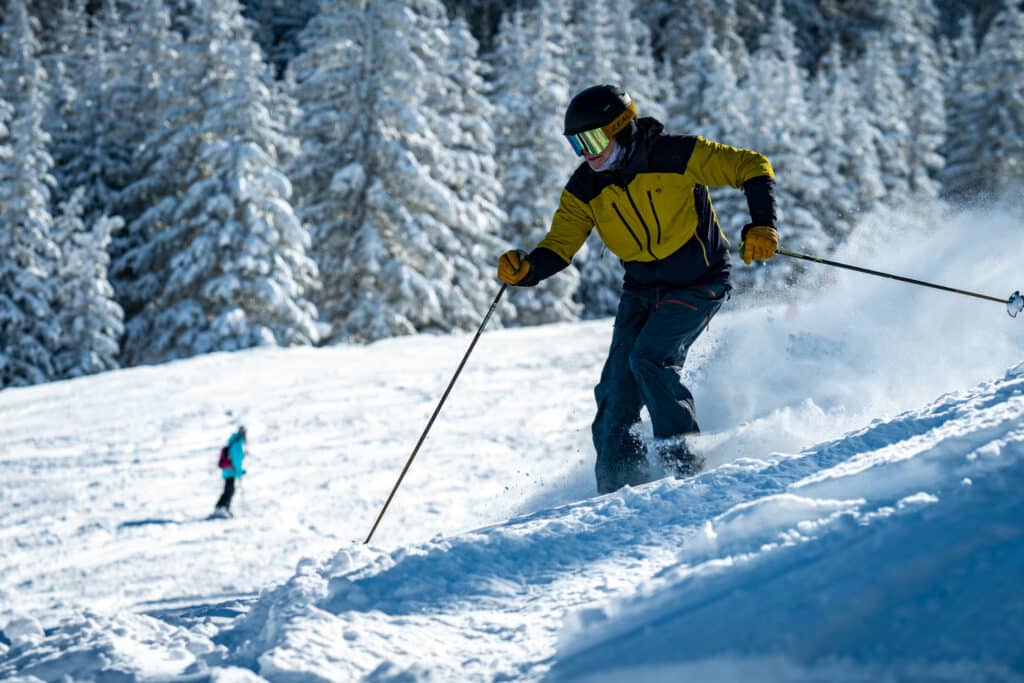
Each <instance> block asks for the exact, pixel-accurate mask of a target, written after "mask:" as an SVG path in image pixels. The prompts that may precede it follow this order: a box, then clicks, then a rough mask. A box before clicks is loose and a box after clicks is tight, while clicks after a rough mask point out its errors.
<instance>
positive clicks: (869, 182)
mask: <svg viewBox="0 0 1024 683" xmlns="http://www.w3.org/2000/svg"><path fill="white" fill-rule="evenodd" d="M842 52H843V50H842V47H841V46H840V45H839V43H834V44H833V45H832V49H831V50H829V52H828V53H827V54H826V55H825V57H824V59H823V60H822V63H821V64H820V66H819V69H818V73H817V76H816V78H815V81H814V85H813V88H812V90H811V93H812V97H811V102H812V105H813V109H814V112H815V114H814V115H815V119H816V121H817V126H818V128H819V130H820V131H821V133H822V143H821V144H820V145H818V146H817V147H816V148H815V149H814V151H813V158H814V160H815V162H816V163H817V164H818V166H819V168H820V169H821V173H822V175H823V176H824V178H825V179H826V180H827V181H828V184H829V191H828V201H824V202H822V203H821V205H820V207H821V208H820V218H821V223H822V226H823V228H824V231H825V233H826V234H827V235H828V237H829V240H830V242H829V250H834V249H836V248H837V247H839V246H840V245H841V244H842V243H843V242H844V241H845V240H846V239H847V237H848V236H849V235H850V233H851V231H852V230H853V228H854V226H855V225H856V223H857V220H858V218H859V217H860V215H861V214H862V213H864V212H866V211H869V210H870V209H872V208H873V207H874V206H875V204H876V203H877V202H878V201H879V200H880V199H881V197H882V196H883V195H884V194H885V188H884V187H883V186H882V183H881V179H880V170H879V162H878V154H877V152H876V147H875V143H876V141H877V140H878V139H879V138H880V136H881V133H880V132H879V131H878V130H876V129H875V128H874V127H873V126H872V125H871V123H870V121H869V117H868V116H867V112H866V111H864V109H863V103H862V101H861V98H860V93H859V92H858V91H857V86H856V84H855V83H854V80H853V75H852V73H851V69H850V67H848V66H846V65H845V64H844V63H843V57H842Z"/></svg>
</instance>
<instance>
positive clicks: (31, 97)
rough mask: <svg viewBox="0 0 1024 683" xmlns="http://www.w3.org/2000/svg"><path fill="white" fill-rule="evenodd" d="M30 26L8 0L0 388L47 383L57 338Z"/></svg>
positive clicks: (0, 179) (1, 39)
mask: <svg viewBox="0 0 1024 683" xmlns="http://www.w3.org/2000/svg"><path fill="white" fill-rule="evenodd" d="M36 27H37V22H36V21H35V19H33V18H32V17H30V16H29V13H28V10H27V8H26V6H25V1H24V0H10V2H9V3H8V4H7V12H6V14H5V16H4V22H3V24H2V25H0V46H3V49H2V52H0V84H2V85H0V387H7V386H24V385H29V384H38V383H40V382H46V381H49V380H51V379H53V378H54V375H55V371H54V353H55V351H56V349H57V340H58V336H59V330H58V327H57V325H56V322H55V319H54V314H53V302H54V300H55V297H56V293H55V283H54V281H53V280H52V278H51V276H52V275H53V272H54V269H55V266H56V260H57V258H58V251H57V246H56V245H55V244H54V242H53V240H52V237H51V229H52V225H53V218H52V217H51V215H50V210H49V200H50V188H51V187H52V186H53V184H54V181H53V177H52V176H51V175H50V171H51V169H52V167H53V159H51V157H50V154H49V152H48V151H47V146H48V144H49V141H50V139H49V136H48V135H47V134H46V132H45V131H44V130H43V117H44V115H45V112H46V110H47V107H48V106H49V105H48V101H47V98H46V92H47V81H46V73H45V71H44V69H43V67H42V65H41V64H40V62H39V60H38V58H37V52H38V44H37V42H36V38H35V33H36V30H37V28H36ZM8 101H10V102H11V103H12V104H13V106H12V105H9V104H7V102H8Z"/></svg>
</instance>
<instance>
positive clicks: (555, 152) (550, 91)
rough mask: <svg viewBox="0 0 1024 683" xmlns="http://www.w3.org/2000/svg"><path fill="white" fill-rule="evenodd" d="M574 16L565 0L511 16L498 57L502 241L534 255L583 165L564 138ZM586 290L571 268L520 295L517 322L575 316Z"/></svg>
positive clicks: (514, 299) (514, 294)
mask: <svg viewBox="0 0 1024 683" xmlns="http://www.w3.org/2000/svg"><path fill="white" fill-rule="evenodd" d="M567 14H568V11H567V8H566V5H565V2H564V0H554V1H553V2H548V3H543V4H541V5H539V6H538V7H537V8H535V9H533V10H530V11H525V10H515V11H509V12H506V13H505V15H504V16H503V17H502V20H501V25H500V27H499V32H498V35H497V38H496V40H495V52H494V54H493V56H492V62H493V65H494V74H495V85H494V88H493V90H492V102H493V104H494V110H495V111H494V131H495V157H496V158H497V159H498V160H499V163H498V166H497V174H498V179H499V182H500V183H501V185H502V187H503V189H504V192H503V195H502V203H501V206H502V208H503V209H504V210H505V213H506V215H507V216H508V218H507V220H506V221H505V222H504V225H503V227H502V231H501V236H502V237H503V238H504V239H506V240H507V241H508V242H509V243H510V244H513V245H515V246H517V247H519V248H523V249H527V250H529V249H532V248H533V247H534V246H535V245H536V244H537V243H538V242H540V240H541V239H543V237H544V235H545V234H547V231H548V228H549V226H550V223H551V217H552V215H553V214H554V212H555V209H556V208H557V207H558V198H559V196H560V194H561V191H562V187H563V186H564V185H565V182H566V179H567V178H568V177H569V174H571V173H572V170H573V168H575V166H576V164H578V163H579V159H578V158H576V157H573V156H572V153H571V151H570V149H569V145H568V144H566V141H565V138H564V137H563V136H562V125H563V118H564V113H565V108H566V106H567V105H568V103H569V90H568V88H567V86H566V83H567V80H568V73H569V64H568V62H567V60H566V57H567V52H568V49H567V46H566V45H565V42H566V41H565V37H564V35H565V31H564V28H565V25H566V21H567ZM578 285H579V271H577V270H576V267H575V266H573V265H570V266H569V268H567V269H566V270H565V271H563V272H562V273H560V274H559V275H557V276H556V277H553V278H551V279H549V280H547V281H546V282H544V283H543V284H542V285H540V286H539V287H535V288H531V289H528V290H522V289H512V290H511V291H510V292H509V294H508V301H509V302H510V303H511V305H512V306H513V307H514V312H513V313H512V314H511V315H510V316H509V317H510V318H514V319H515V320H516V321H517V322H518V323H519V324H523V325H534V324H539V323H546V322H553V321H557V320H569V319H572V318H575V317H576V316H577V315H578V313H579V310H580V306H579V305H578V304H576V303H574V302H573V300H572V297H573V294H574V293H575V291H576V288H577V287H578Z"/></svg>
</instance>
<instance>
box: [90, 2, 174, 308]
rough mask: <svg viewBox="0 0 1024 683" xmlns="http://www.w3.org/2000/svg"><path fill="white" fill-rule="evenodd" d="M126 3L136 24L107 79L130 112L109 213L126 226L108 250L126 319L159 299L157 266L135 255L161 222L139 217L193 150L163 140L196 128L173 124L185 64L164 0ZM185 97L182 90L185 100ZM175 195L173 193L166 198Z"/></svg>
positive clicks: (164, 192) (114, 102)
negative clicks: (174, 151)
mask: <svg viewBox="0 0 1024 683" xmlns="http://www.w3.org/2000/svg"><path fill="white" fill-rule="evenodd" d="M125 4H126V5H127V6H126V8H125V11H124V14H123V16H124V21H125V23H127V24H129V25H131V26H132V32H131V40H130V41H129V42H128V43H127V44H126V46H125V48H124V52H123V54H122V58H123V59H122V61H121V64H122V68H121V71H120V72H119V73H118V74H117V75H116V76H115V77H114V78H115V80H114V81H113V82H111V83H110V84H109V85H108V93H109V97H110V99H109V101H110V107H111V109H113V110H114V111H115V112H131V113H132V115H131V116H121V117H120V119H121V121H122V126H123V128H120V129H119V133H118V135H119V136H120V138H121V139H122V141H123V142H122V144H123V145H124V146H125V147H126V148H127V149H129V150H130V152H131V158H130V160H129V164H128V168H127V173H125V174H124V175H120V172H119V171H120V169H111V170H112V171H115V172H116V173H117V175H116V176H115V185H117V186H118V187H121V188H122V189H121V190H120V191H119V192H118V193H117V195H116V197H115V203H114V210H113V211H112V213H116V214H117V215H119V216H121V217H122V218H123V219H124V221H125V227H124V229H122V230H119V231H118V232H116V233H115V234H114V236H113V238H112V239H111V246H110V250H109V251H110V255H111V263H110V279H111V282H112V284H113V285H114V290H115V292H116V293H117V300H118V303H119V304H120V305H121V307H122V309H124V313H125V320H126V321H128V322H130V321H131V320H132V319H133V318H134V317H135V316H136V315H137V314H138V313H139V312H140V311H141V310H142V308H143V307H144V306H145V305H146V304H147V303H149V302H150V301H153V300H154V299H155V297H156V296H157V289H158V286H159V278H158V272H157V271H155V270H152V269H151V268H150V267H148V266H147V265H146V264H145V263H144V261H143V260H140V259H139V258H138V257H139V254H140V250H141V249H143V247H145V246H146V245H150V247H151V246H152V244H151V243H152V242H153V240H154V239H155V238H156V237H157V235H158V234H159V231H160V225H159V223H156V222H152V221H144V220H140V218H141V216H142V214H143V213H144V212H145V211H147V210H149V209H151V208H152V207H154V206H155V205H156V204H158V203H159V202H160V201H161V200H163V199H165V198H170V197H173V196H174V195H175V194H176V193H177V191H178V185H179V183H180V182H181V176H182V174H183V173H184V171H185V169H184V164H185V163H186V161H187V160H188V158H189V157H188V154H187V153H183V154H182V155H181V156H174V155H167V154H166V150H165V145H168V146H169V145H171V144H175V143H177V142H178V141H179V140H180V138H181V136H183V135H193V134H194V131H192V130H191V129H190V128H189V129H186V130H182V129H180V128H178V127H176V126H177V124H180V123H183V122H184V120H185V119H184V117H183V116H182V114H181V111H180V108H177V100H178V98H179V95H178V94H177V93H176V92H175V88H179V87H181V86H183V85H187V83H185V81H184V80H183V79H182V78H180V77H179V75H180V72H181V70H182V66H183V60H182V59H181V46H182V40H181V36H180V35H179V34H178V32H177V31H175V30H173V29H172V28H171V17H170V13H169V11H168V9H167V6H166V5H165V4H164V3H162V2H151V1H150V0H130V2H128V3H125ZM187 97H188V96H187V95H180V98H181V100H183V101H187ZM172 119H173V122H172ZM181 144H184V143H183V142H182V143H181ZM172 201H173V200H171V199H168V202H169V203H170V202H172ZM150 247H147V248H150ZM129 254H130V255H131V256H130V257H128V255H129ZM161 258H162V259H163V260H161ZM167 258H170V255H169V254H162V255H161V256H157V257H156V258H155V259H154V261H155V262H161V263H166V259H167ZM136 264H138V269H137V268H136Z"/></svg>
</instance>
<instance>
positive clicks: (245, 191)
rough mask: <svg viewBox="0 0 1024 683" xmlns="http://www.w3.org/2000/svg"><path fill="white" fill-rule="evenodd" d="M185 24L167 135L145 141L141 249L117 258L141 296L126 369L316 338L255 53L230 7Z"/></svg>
mask: <svg viewBox="0 0 1024 683" xmlns="http://www.w3.org/2000/svg"><path fill="white" fill-rule="evenodd" d="M187 21H188V39H187V41H186V42H185V43H184V44H183V45H182V47H181V71H180V73H178V74H175V77H176V80H175V82H174V83H172V84H170V85H169V87H170V88H171V91H172V93H173V95H174V96H175V97H176V100H177V101H176V102H175V106H172V107H171V108H170V109H169V110H167V111H166V118H167V124H168V126H167V128H166V129H165V132H167V133H169V135H158V136H156V137H155V139H154V141H155V142H158V143H159V149H158V150H157V155H156V158H155V159H154V160H153V165H152V167H151V169H150V172H151V173H152V174H153V177H155V178H156V179H158V180H159V182H161V183H165V184H164V185H162V186H161V187H160V190H162V196H161V197H160V198H159V201H157V202H155V203H153V204H152V205H151V206H150V208H148V209H146V210H145V211H144V212H143V213H142V214H141V215H140V216H139V217H138V219H137V220H136V223H137V230H139V232H140V233H141V234H144V235H147V236H149V238H150V240H149V241H147V242H145V243H143V244H141V245H140V246H139V247H137V248H135V249H133V250H132V251H131V252H129V253H128V254H126V255H125V257H124V258H125V260H126V261H127V262H129V263H130V264H131V270H132V271H133V272H135V273H139V274H143V278H141V279H140V280H139V281H138V286H140V287H144V288H145V289H146V290H148V291H151V292H152V294H153V296H152V299H151V301H150V302H149V303H147V304H146V306H145V308H143V309H142V311H141V312H140V313H139V315H138V316H136V317H135V318H133V319H132V320H130V321H129V322H128V324H127V325H126V338H125V353H126V356H127V358H128V360H129V361H130V362H131V363H146V362H159V361H163V360H169V359H173V358H182V357H188V356H192V355H195V354H199V353H207V352H210V351H217V350H237V349H242V348H246V347H250V346H256V345H272V344H278V345H294V344H309V343H312V342H315V341H316V340H317V337H318V333H317V329H316V326H315V318H316V309H315V308H314V307H313V305H312V304H311V303H310V302H309V301H308V300H307V299H306V296H307V292H308V291H309V290H310V289H311V288H313V287H315V286H316V274H317V273H316V266H315V264H314V263H313V262H312V261H311V260H310V259H308V258H307V257H306V249H307V248H308V247H309V234H308V232H307V230H306V228H305V227H304V226H303V225H302V223H301V222H300V221H299V219H298V218H297V217H296V215H295V212H294V210H293V209H292V206H291V204H290V203H289V197H290V194H291V184H290V183H289V182H288V179H287V177H285V175H284V174H283V173H282V172H281V169H280V164H279V162H278V150H280V149H282V148H283V147H287V146H290V145H292V144H293V141H291V140H290V139H289V138H288V137H287V136H286V135H285V134H284V133H283V131H282V130H281V125H280V124H279V122H278V121H276V120H275V119H274V117H273V115H272V112H271V110H270V109H269V107H268V106H267V102H268V101H270V100H271V93H270V90H269V89H268V87H267V85H266V82H265V80H264V79H265V76H266V68H265V66H264V65H263V62H262V59H261V55H260V53H259V47H258V46H257V45H256V43H255V42H254V41H253V40H252V39H251V37H250V35H249V33H248V28H247V27H246V25H245V23H244V21H243V19H242V15H241V9H240V7H239V5H238V2H237V0H206V1H204V2H202V3H197V4H195V5H194V6H193V7H192V14H191V15H190V16H189V17H188V18H187ZM142 182H144V183H148V182H150V181H149V180H148V179H147V180H143V181H142Z"/></svg>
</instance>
